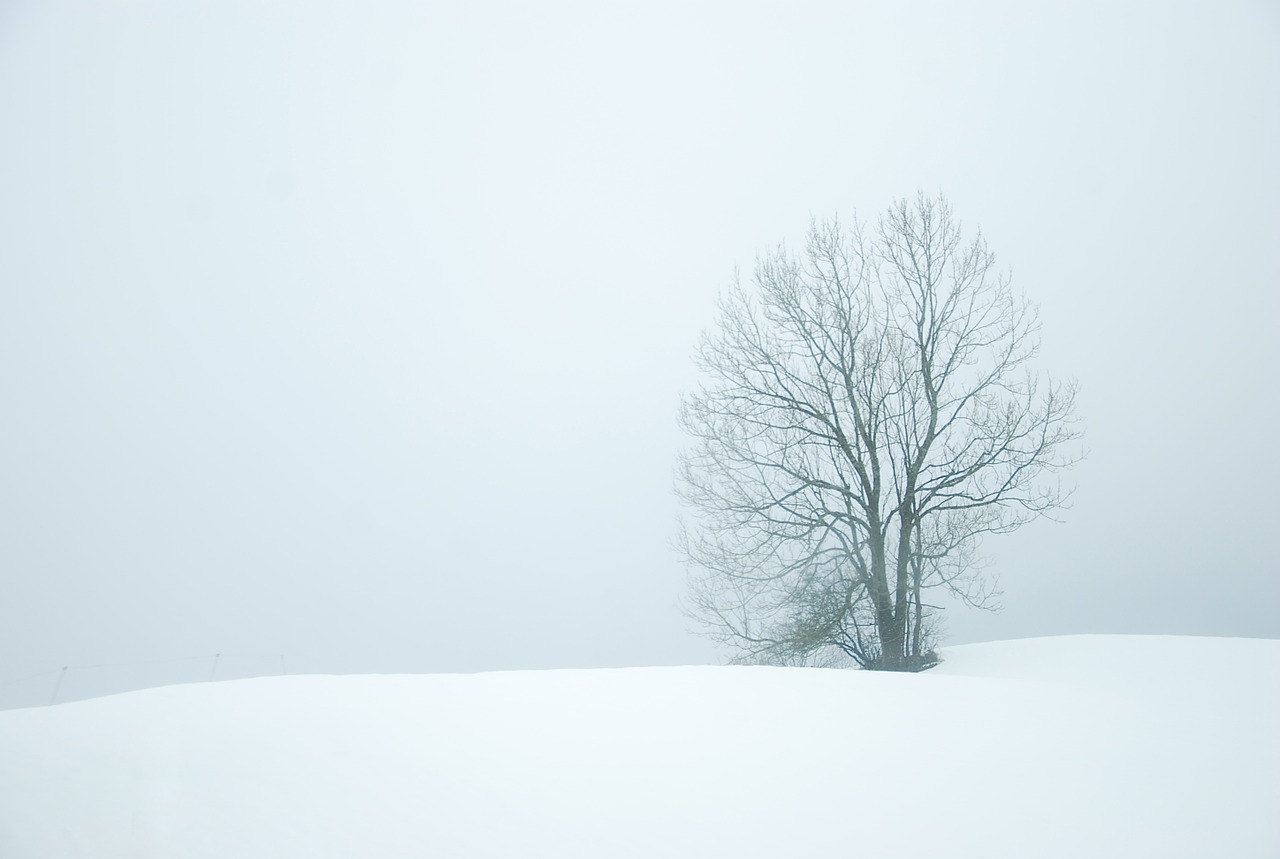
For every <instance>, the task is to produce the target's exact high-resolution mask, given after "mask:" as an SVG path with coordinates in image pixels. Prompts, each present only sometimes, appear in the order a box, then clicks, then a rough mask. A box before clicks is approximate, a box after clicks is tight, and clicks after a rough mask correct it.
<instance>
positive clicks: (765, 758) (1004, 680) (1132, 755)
mask: <svg viewBox="0 0 1280 859" xmlns="http://www.w3.org/2000/svg"><path fill="white" fill-rule="evenodd" d="M944 657H945V660H946V661H945V662H944V663H943V664H942V665H941V666H939V667H938V668H936V669H934V670H932V671H928V672H925V673H923V674H884V673H872V672H860V671H839V670H820V669H786V668H751V667H712V666H700V667H684V668H635V669H616V670H571V671H527V672H506V673H489V674H472V675H425V676H298V677H274V678H260V679H254V680H237V681H231V682H224V683H206V684H194V685H187V686H170V687H165V688H159V689H149V690H145V691H141V692H131V693H127V694H123V695H116V696H112V697H107V698H99V699H95V700H89V701H78V702H75V703H69V704H62V705H58V706H54V707H45V708H32V709H27V710H12V711H7V712H0V857H4V859H76V857H93V859H126V857H127V859H134V857H183V859H188V857H190V859H197V857H220V859H225V857H235V859H253V857H264V858H265V857H273V859H278V857H306V859H325V857H380V859H385V857H410V856H412V857H486V859H488V857H533V856H536V857H543V856H545V857H629V856H644V857H690V859H692V857H699V859H702V857H719V856H723V857H733V859H748V857H770V859H781V858H782V857H799V856H822V857H845V856H848V857H890V856H892V857H895V859H903V857H948V859H955V857H988V859H998V858H999V857H1010V859H1013V857H1017V859H1026V857H1072V859H1077V857H1086V856H1087V857H1126V859H1132V857H1232V859H1240V857H1276V856H1280V822H1278V821H1280V730H1278V729H1280V641H1272V640H1253V639H1224V638H1188V637H1175V636H1149V637H1148V636H1143V637H1135V636H1069V637H1063V638H1044V639H1028V640H1022V641H1004V642H996V643H991V644H979V645H967V646H963V647H952V648H948V649H946V650H945V651H944Z"/></svg>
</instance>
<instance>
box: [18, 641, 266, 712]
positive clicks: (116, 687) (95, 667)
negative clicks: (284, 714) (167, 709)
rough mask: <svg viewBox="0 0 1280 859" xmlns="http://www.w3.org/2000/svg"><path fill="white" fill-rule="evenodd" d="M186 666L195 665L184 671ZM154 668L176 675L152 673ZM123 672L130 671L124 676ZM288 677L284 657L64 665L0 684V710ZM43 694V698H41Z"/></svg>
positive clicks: (261, 655)
mask: <svg viewBox="0 0 1280 859" xmlns="http://www.w3.org/2000/svg"><path fill="white" fill-rule="evenodd" d="M187 663H195V664H194V665H193V666H192V667H191V668H189V669H188V668H186V664H187ZM200 663H204V664H205V665H208V668H209V670H208V672H204V671H203V670H202V669H200V668H199V664H200ZM158 668H168V669H174V668H177V669H179V670H177V671H174V670H161V671H157V670H155V669H158ZM122 669H128V670H127V671H122ZM138 669H144V670H143V671H139V670H138ZM145 669H151V670H149V671H148V670H145ZM183 669H185V670H183ZM288 673H289V668H288V664H287V663H286V661H285V657H284V654H282V653H270V654H265V653H253V654H245V653H209V654H203V655H200V656H177V657H169V658H165V659H137V660H130V661H126V662H92V663H83V664H75V665H63V666H62V667H60V668H53V669H50V670H48V671H38V672H36V673H34V674H26V675H23V676H21V677H15V678H11V679H8V680H3V681H0V710H7V709H14V708H18V707H35V706H41V705H42V704H43V705H46V706H51V705H53V704H57V703H59V702H66V701H74V700H81V699H84V698H96V697H99V696H101V695H110V694H114V693H117V692H127V691H133V690H136V689H144V688H148V687H151V686H168V685H172V684H175V683H199V682H202V681H203V682H211V681H214V680H219V679H222V680H233V679H234V680H241V679H247V678H250V677H264V676H270V675H283V674H288ZM69 676H70V677H71V678H72V681H73V683H72V686H71V687H68V686H67V682H66V681H67V678H68V677H69ZM42 689H43V690H44V691H43V692H41V690H42Z"/></svg>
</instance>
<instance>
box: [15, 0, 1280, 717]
mask: <svg viewBox="0 0 1280 859" xmlns="http://www.w3.org/2000/svg"><path fill="white" fill-rule="evenodd" d="M441 5H442V4H427V3H417V2H410V0H404V2H373V3H370V2H361V3H354V2H352V3H345V4H331V3H319V2H305V3H303V2H276V3H260V2H242V3H233V2H220V3H202V4H190V3H174V2H168V0H164V1H163V2H161V0H156V2H125V0H107V2H80V3H63V2H49V0H39V2H35V0H31V2H6V3H0V297H2V298H3V305H2V307H3V310H2V312H0V403H2V408H3V412H0V683H7V684H8V685H5V686H0V706H12V705H14V704H28V703H43V702H44V701H47V700H48V698H49V694H50V687H51V684H52V682H53V681H52V679H51V678H50V676H49V675H47V674H45V675H44V676H43V677H41V678H36V679H35V680H32V681H29V682H27V681H23V682H10V681H12V680H14V679H15V678H22V677H24V676H26V675H29V674H38V673H42V672H50V671H53V670H56V669H57V668H58V667H59V666H62V665H68V664H70V665H77V666H79V665H86V664H96V663H137V662H140V661H144V660H164V659H174V658H177V657H206V656H207V655H209V654H213V653H219V652H220V653H226V654H229V655H228V657H226V658H225V659H224V660H223V661H222V663H221V667H220V669H219V676H234V675H236V674H237V673H241V674H247V673H270V672H272V671H276V670H279V660H278V656H277V655H278V654H284V655H285V656H286V658H287V660H288V663H287V669H288V670H289V671H291V672H303V671H307V672H316V671H325V672H328V671H335V672H345V671H370V672H386V671H469V670H481V669H501V668H528V667H560V666H617V665H638V664H662V663H682V662H704V661H709V660H715V659H717V658H718V656H717V654H716V653H715V652H713V650H712V649H711V647H710V646H709V645H708V644H707V643H705V642H704V641H703V640H701V639H699V638H697V637H696V636H694V635H692V634H690V632H689V629H688V623H687V622H686V621H685V619H684V618H683V617H682V615H681V614H680V612H679V609H678V607H677V602H678V601H679V600H680V598H681V597H682V592H683V571H682V570H681V568H680V566H679V563H678V560H677V558H676V556H675V554H674V553H673V552H672V551H671V550H670V547H669V538H670V535H671V533H672V528H673V520H674V517H675V515H676V512H677V505H676V502H675V499H674V497H673V494H672V457H673V454H674V452H675V450H676V449H677V448H678V447H679V445H680V444H681V438H680V436H679V434H678V432H677V430H676V428H675V421H674V415H675V410H676V407H677V403H678V399H679V395H680V392H681V391H682V390H685V389H687V388H689V387H690V386H691V385H693V384H694V383H695V381H696V375H695V373H694V370H693V367H692V363H691V361H690V355H691V353H692V350H693V348H694V345H695V343H696V341H697V338H698V335H699V332H700V330H701V329H702V328H703V327H705V326H707V325H709V324H711V322H712V320H713V318H714V299H715V295H716V293H717V291H718V290H719V289H720V288H722V287H723V286H724V285H725V284H726V283H727V282H728V281H729V280H730V278H731V277H732V274H733V270H734V267H735V266H740V267H742V268H743V269H744V270H745V269H749V268H750V266H751V263H752V260H753V257H754V255H755V254H756V252H757V251H759V250H761V249H763V248H765V247H766V246H768V245H770V244H773V243H776V242H778V241H781V240H790V241H792V242H796V241H798V240H799V239H800V238H801V237H802V236H803V233H804V230H805V228H806V226H807V224H808V221H809V218H810V216H811V215H812V216H818V217H824V216H827V215H830V214H834V213H837V212H840V213H843V214H845V215H848V214H850V213H851V212H852V210H853V208H854V207H857V208H858V209H859V211H860V212H861V213H862V214H864V215H875V214H876V213H877V212H878V211H879V210H880V209H882V208H883V207H884V206H885V205H887V204H888V203H889V202H890V201H891V200H892V198H893V197H895V196H901V195H910V194H914V193H915V191H916V190H917V188H923V189H925V190H927V191H930V192H934V191H939V190H941V191H943V192H944V193H946V194H947V195H948V196H949V197H950V198H951V201H952V203H953V204H954V206H955V208H956V211H957V213H958V214H959V215H960V216H961V217H962V218H964V219H965V221H966V223H968V224H971V225H981V227H982V230H983V232H984V234H985V235H986V236H987V238H988V239H989V241H990V243H991V245H992V247H993V248H994V249H995V251H996V252H997V253H998V254H1000V256H1001V261H1002V263H1003V264H1005V265H1007V266H1009V267H1010V268H1011V270H1012V271H1013V275H1014V281H1015V283H1016V284H1017V285H1018V286H1020V287H1021V288H1022V289H1023V290H1025V291H1026V292H1027V293H1028V294H1029V296H1030V297H1031V298H1032V299H1033V300H1035V301H1036V302H1038V303H1039V304H1040V306H1041V310H1042V314H1043V318H1044V322H1045V325H1044V340H1045V349H1044V353H1043V362H1042V363H1043V366H1045V367H1047V368H1049V369H1050V370H1052V371H1053V372H1055V373H1058V374H1061V375H1068V376H1069V375H1074V376H1076V377H1077V378H1078V379H1079V381H1080V383H1081V386H1082V397H1081V400H1080V410H1081V413H1082V415H1083V417H1084V418H1085V421H1086V424H1087V429H1088V433H1087V438H1086V444H1087V446H1088V448H1089V449H1090V457H1089V459H1088V460H1087V461H1086V462H1085V463H1084V464H1083V465H1082V466H1080V467H1079V468H1077V469H1076V470H1075V472H1074V473H1073V474H1072V475H1071V479H1072V480H1073V481H1074V482H1075V483H1076V484H1077V485H1078V487H1079V489H1078V492H1077V495H1076V498H1075V505H1074V508H1073V509H1071V510H1069V511H1067V512H1066V513H1065V516H1064V521H1063V522H1062V523H1061V524H1055V523H1050V522H1044V523H1039V524H1036V525H1033V526H1031V527H1029V528H1027V529H1026V530H1024V531H1023V532H1021V533H1019V534H1017V535H1015V536H1013V537H1009V538H1003V539H993V540H990V541H988V543H987V544H986V549H987V551H988V553H989V554H990V555H991V556H992V557H993V558H994V559H995V561H996V566H995V569H996V571H997V572H998V573H999V574H1000V576H1001V578H1002V580H1003V584H1004V588H1005V592H1006V596H1005V605H1006V609H1005V611H1004V613H1002V614H1000V615H985V614H980V613H974V612H960V611H953V612H950V613H949V615H948V617H947V620H946V628H947V630H948V631H949V638H948V640H949V641H950V642H951V643H958V642H965V641H972V640H980V639H989V638H1008V637H1018V636H1029V635H1043V634H1055V633H1068V632H1096V631H1106V632H1143V633H1149V632H1170V633H1188V634H1213V635H1247V636H1271V637H1274V636H1280V577H1278V576H1277V572H1278V570H1277V563H1276V560H1275V555H1274V546H1273V543H1274V539H1273V534H1274V527H1275V525H1274V522H1275V518H1276V513H1277V512H1278V510H1277V507H1278V505H1277V502H1276V500H1275V489H1274V487H1275V486H1276V485H1277V480H1278V479H1280V457H1278V455H1277V445H1276V442H1275V438H1276V437H1277V435H1278V433H1277V429H1276V424H1277V420H1278V419H1280V407H1278V403H1277V400H1278V388H1280V385H1278V384H1277V381H1276V375H1275V374H1276V367H1277V364H1278V360H1277V359H1280V347H1278V346H1277V340H1278V339H1280V337H1278V336H1277V333H1278V332H1277V328H1278V326H1280V297H1278V296H1280V253H1278V252H1277V250H1278V247H1280V158H1277V153H1280V11H1278V10H1277V7H1276V6H1275V4H1274V3H1268V2H1253V3H1244V2H1236V3H1214V4H1208V3H1202V4H1180V3H1168V2H1155V3H1147V4H1139V3H1132V4H1115V3H1110V2H1108V3H1096V4H1070V6H1068V5H1067V4H1058V5H1057V6H1056V7H1055V8H1048V9H1046V8H1040V6H1041V4H1029V3H1023V2H1011V3H1004V4H997V3H991V4H982V5H978V6H964V8H961V5H960V4H952V3H918V4H903V3H897V2H878V3H856V4H846V3H830V4H743V3H721V4H701V5H696V8H693V6H694V4H684V3H673V4H653V3H645V4H629V5H628V6H626V7H625V8H623V9H616V8H611V9H605V8H602V7H604V6H612V5H613V4H597V3H585V2H584V3H580V4H554V5H552V4H515V3H512V4H502V5H498V4H479V3H466V4H464V3H456V4H452V6H451V7H450V8H448V9H441V8H439V7H440V6H441ZM1033 7H1034V8H1033ZM211 667H212V666H211V664H210V661H209V660H208V659H207V658H206V659H193V660H191V661H187V662H173V663H158V664H156V665H155V666H153V667H150V668H149V667H146V666H142V667H139V666H136V665H132V666H125V667H120V668H101V669H83V670H78V671H73V672H71V673H70V674H69V675H68V677H67V679H66V684H67V686H66V689H65V690H64V692H63V693H62V694H64V695H65V696H67V697H77V696H81V695H86V694H93V693H95V692H101V691H110V690H114V689H119V688H126V687H128V686H129V685H141V684H145V683H153V682H172V681H178V680H197V679H204V678H205V677H207V676H209V674H210V673H211Z"/></svg>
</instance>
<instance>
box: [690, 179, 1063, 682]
mask: <svg viewBox="0 0 1280 859" xmlns="http://www.w3.org/2000/svg"><path fill="white" fill-rule="evenodd" d="M995 264H996V261H995V256H994V255H993V254H992V253H991V251H989V250H988V248H987V244H986V242H985V241H984V240H983V238H982V237H981V235H977V236H976V237H974V238H972V239H970V240H966V239H965V238H964V237H963V235H962V230H961V225H960V223H959V222H958V221H957V220H956V219H955V217H954V216H953V214H952V212H951V208H950V206H949V205H948V203H947V202H946V200H945V199H942V198H936V199H935V198H930V197H928V196H926V195H924V194H920V195H919V196H918V197H917V199H916V200H914V201H907V200H902V201H899V202H897V203H896V204H894V205H893V206H892V207H891V208H890V209H889V210H888V211H887V212H886V213H885V214H884V215H883V216H882V217H881V218H880V220H879V223H878V225H876V226H875V228H873V229H868V228H867V227H866V226H864V225H863V224H862V223H859V222H856V221H855V223H854V224H853V225H852V226H851V227H848V228H846V227H844V226H842V225H841V224H840V223H839V222H838V221H830V222H826V223H814V224H813V225H812V226H811V227H810V231H809V235H808V241H807V243H806V247H805V249H804V252H803V253H802V254H799V255H795V254H792V253H790V252H788V251H787V250H786V249H785V248H783V247H779V248H778V249H776V250H774V251H773V252H771V253H768V254H766V255H765V256H763V257H762V258H761V259H759V260H758V262H757V265H756V269H755V284H754V286H755V288H754V289H748V288H746V287H744V286H743V285H742V284H741V283H740V282H738V281H737V280H736V279H735V283H734V285H733V287H732V288H731V289H730V290H729V291H728V292H727V293H726V295H725V296H724V297H723V298H722V300H721V303H720V308H719V310H720V319H719V327H718V330H716V331H714V332H713V333H710V334H708V335H706V336H705V337H704V338H703V342H702V344H701V346H700V348H699V351H698V355H697V362H698V365H699V367H700V369H701V370H702V372H703V373H704V375H705V377H706V380H705V381H704V383H703V384H702V386H701V387H700V388H699V389H698V391H697V392H696V393H693V394H691V395H689V396H687V397H686V398H685V400H684V402H683V405H682V408H681V413H680V419H681V424H682V426H683V428H684V429H685V430H686V431H687V432H688V433H689V434H690V435H691V436H692V437H693V439H694V441H693V444H692V445H691V446H690V447H689V448H688V449H687V450H686V451H685V452H684V453H683V454H682V456H681V458H680V462H679V468H678V479H679V486H680V491H681V495H682V497H683V499H684V501H685V502H686V503H687V504H688V506H689V507H690V508H691V509H692V511H693V514H694V515H693V516H692V518H691V521H686V522H684V523H682V528H681V534H680V539H679V544H680V547H681V549H682V550H683V552H684V554H685V555H686V557H687V559H688V561H689V562H690V567H691V584H692V593H693V598H692V602H691V605H690V608H691V611H692V613H693V614H694V615H695V616H697V617H699V618H700V619H701V620H702V621H703V622H705V624H706V625H707V628H708V631H709V633H710V634H711V635H712V636H714V637H717V638H719V639H720V640H722V641H725V642H728V643H731V644H733V645H735V646H737V647H738V648H739V649H740V651H741V656H740V657H739V658H740V659H742V660H745V661H767V662H778V663H806V664H823V663H830V662H831V661H832V660H833V659H852V660H853V661H855V662H856V663H857V664H859V665H861V666H863V667H870V668H889V669H918V668H920V667H924V666H926V665H927V664H930V662H929V659H930V652H931V630H932V628H933V623H934V621H935V618H936V606H933V605H930V604H929V603H927V602H926V601H925V598H924V596H925V592H926V591H928V590H930V589H932V588H944V589H946V590H948V591H950V592H951V593H953V594H956V595H958V596H959V597H960V598H961V599H962V600H963V601H964V602H966V603H968V604H970V605H973V606H978V607H991V606H992V605H993V598H994V597H995V596H996V595H997V594H996V592H995V589H994V585H993V583H992V581H991V580H990V578H989V577H988V576H986V575H984V567H983V565H982V563H981V559H980V556H979V555H978V552H977V549H978V543H979V541H980V540H981V538H982V537H983V536H984V535H987V534H998V533H1005V532H1009V531H1012V530H1014V529H1015V528H1017V527H1019V526H1021V525H1023V524H1025V523H1026V522H1028V521H1030V520H1031V519H1033V518H1035V517H1037V516H1039V515H1042V514H1044V513H1046V512H1048V511H1051V510H1053V509H1054V508H1056V507H1059V506H1061V504H1062V503H1063V501H1064V494H1063V492H1062V490H1061V488H1060V486H1059V484H1058V482H1057V481H1056V479H1052V473H1053V472H1055V471H1057V470H1058V469H1060V468H1063V467H1065V466H1067V465H1070V464H1071V463H1072V462H1073V461H1074V459H1075V456H1076V455H1075V453H1074V450H1073V448H1074V445H1073V442H1074V441H1075V440H1077V439H1078V438H1079V435H1080V433H1079V430H1078V426H1077V421H1076V418H1075V416H1074V397H1075V388H1074V385H1073V384H1071V383H1061V382H1055V381H1053V380H1051V379H1049V378H1048V377H1047V376H1044V375H1040V374H1037V373H1035V372H1034V371H1032V369H1031V368H1030V366H1029V362H1030V361H1031V359H1032V358H1034V357H1035V355H1036V352H1037V350H1038V347H1039V323H1038V317H1037V312H1036V310H1035V308H1034V307H1033V306H1031V305H1030V304H1029V303H1028V302H1027V301H1026V300H1025V299H1024V298H1022V297H1021V296H1020V295H1018V294H1017V293H1015V292H1014V290H1013V289H1012V288H1011V284H1010V279H1009V277H1008V276H1007V275H1006V274H1004V273H1001V272H999V271H997V270H996V267H995Z"/></svg>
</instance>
